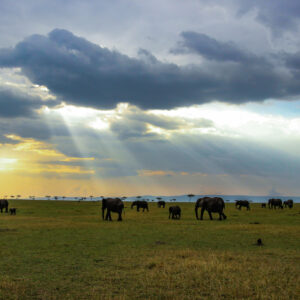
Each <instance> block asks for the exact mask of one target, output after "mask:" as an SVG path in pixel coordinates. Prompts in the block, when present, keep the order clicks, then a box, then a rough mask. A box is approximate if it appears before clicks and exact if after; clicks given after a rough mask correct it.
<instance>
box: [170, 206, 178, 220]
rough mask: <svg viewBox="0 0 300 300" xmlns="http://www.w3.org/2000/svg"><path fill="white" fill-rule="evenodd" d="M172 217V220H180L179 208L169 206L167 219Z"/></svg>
mask: <svg viewBox="0 0 300 300" xmlns="http://www.w3.org/2000/svg"><path fill="white" fill-rule="evenodd" d="M171 215H172V219H180V217H181V208H180V207H179V206H170V207H169V219H170V217H171Z"/></svg>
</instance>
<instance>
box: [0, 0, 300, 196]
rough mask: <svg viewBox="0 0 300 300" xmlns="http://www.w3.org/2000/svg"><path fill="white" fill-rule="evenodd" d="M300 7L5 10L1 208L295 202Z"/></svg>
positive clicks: (163, 4)
mask: <svg viewBox="0 0 300 300" xmlns="http://www.w3.org/2000/svg"><path fill="white" fill-rule="evenodd" d="M299 16H300V2H299V1H297V0H290V1H284V0H275V1H257V0H244V1H237V0H226V1H225V0H223V1H222V0H221V1H220V0H218V1H216V0H211V1H204V0H186V1H184V2H183V1H179V0H172V1H170V0H165V1H156V0H153V1H141V0H131V1H129V0H113V1H78V0H72V1H70V0H67V1H58V0H53V1H43V0H41V1H33V0H28V1H20V0H16V1H13V2H12V1H8V0H2V1H1V2H0V197H4V196H5V195H17V194H19V195H22V196H24V197H28V195H36V196H45V195H60V196H89V195H94V196H100V195H103V196H136V195H181V194H190V193H193V194H218V195H270V196H278V195H286V196H293V195H294V196H297V195H300V185H299V182H300V151H299V149H300V38H299V36H300V35H299V29H300V19H299Z"/></svg>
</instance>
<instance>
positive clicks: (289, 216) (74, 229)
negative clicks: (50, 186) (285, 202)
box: [0, 200, 300, 300]
mask: <svg viewBox="0 0 300 300" xmlns="http://www.w3.org/2000/svg"><path fill="white" fill-rule="evenodd" d="M10 205H11V207H17V209H18V210H17V215H16V216H9V215H7V214H0V249H1V263H0V299H47V300H48V299H299V297H300V290H299V287H300V285H299V279H300V278H299V274H300V253H299V249H300V204H296V205H295V206H294V208H293V209H291V210H290V209H284V210H269V209H263V208H260V205H259V204H252V205H251V210H250V211H246V210H243V209H242V210H241V211H239V210H237V209H235V207H234V205H233V204H228V203H226V211H225V212H226V214H227V216H228V219H227V220H226V221H218V220H217V215H215V216H214V217H215V220H214V221H210V220H209V219H208V215H207V214H205V216H204V217H205V220H203V221H197V220H196V219H195V216H194V204H193V203H180V204H179V205H180V206H181V208H182V219H181V220H169V219H168V209H167V207H168V206H170V205H171V204H168V205H167V207H166V208H165V209H163V208H157V207H156V204H155V203H150V212H149V213H147V212H145V213H142V212H139V213H138V212H136V210H131V209H130V203H126V207H127V208H126V214H125V216H124V221H123V222H117V221H116V218H117V215H115V214H113V219H114V221H113V222H104V221H102V220H101V218H100V206H101V203H99V202H80V203H78V202H64V201H36V200H35V201H22V200H14V201H10ZM258 238H261V239H262V241H263V243H264V246H262V247H258V246H256V245H255V243H256V241H257V239H258Z"/></svg>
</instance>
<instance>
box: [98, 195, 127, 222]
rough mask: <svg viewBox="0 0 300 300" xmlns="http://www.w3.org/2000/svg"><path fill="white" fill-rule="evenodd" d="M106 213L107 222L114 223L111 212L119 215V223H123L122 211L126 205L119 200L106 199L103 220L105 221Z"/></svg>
mask: <svg viewBox="0 0 300 300" xmlns="http://www.w3.org/2000/svg"><path fill="white" fill-rule="evenodd" d="M105 209H106V210H107V211H106V216H105V220H106V221H112V219H111V214H110V213H111V212H115V213H118V214H119V218H118V221H122V211H123V210H124V203H123V201H122V200H121V199H119V198H104V199H102V219H103V220H104V211H105Z"/></svg>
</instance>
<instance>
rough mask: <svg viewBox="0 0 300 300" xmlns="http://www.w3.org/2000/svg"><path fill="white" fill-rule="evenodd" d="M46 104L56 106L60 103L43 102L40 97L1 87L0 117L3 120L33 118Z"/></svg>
mask: <svg viewBox="0 0 300 300" xmlns="http://www.w3.org/2000/svg"><path fill="white" fill-rule="evenodd" d="M46 104H47V105H48V106H54V105H57V104H58V103H57V102H56V101H43V100H42V99H41V98H39V97H34V96H30V95H26V94H24V93H21V92H20V91H17V90H13V89H3V88H1V87H0V117H2V118H16V117H33V116H34V115H35V114H36V112H35V110H37V109H39V108H41V107H42V106H44V105H46Z"/></svg>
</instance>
